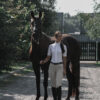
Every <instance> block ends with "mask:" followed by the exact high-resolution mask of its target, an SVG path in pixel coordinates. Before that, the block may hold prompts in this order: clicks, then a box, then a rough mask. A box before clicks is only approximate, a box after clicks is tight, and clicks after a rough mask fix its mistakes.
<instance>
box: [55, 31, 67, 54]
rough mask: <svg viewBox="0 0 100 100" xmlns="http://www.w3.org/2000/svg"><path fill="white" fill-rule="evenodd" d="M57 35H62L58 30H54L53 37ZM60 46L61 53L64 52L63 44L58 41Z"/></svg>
mask: <svg viewBox="0 0 100 100" xmlns="http://www.w3.org/2000/svg"><path fill="white" fill-rule="evenodd" d="M59 35H62V34H61V32H60V31H56V32H55V34H54V36H55V38H58V36H59ZM60 47H61V51H62V53H64V52H65V49H64V45H63V42H62V41H61V43H60Z"/></svg>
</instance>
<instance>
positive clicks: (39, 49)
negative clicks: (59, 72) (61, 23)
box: [29, 12, 81, 100]
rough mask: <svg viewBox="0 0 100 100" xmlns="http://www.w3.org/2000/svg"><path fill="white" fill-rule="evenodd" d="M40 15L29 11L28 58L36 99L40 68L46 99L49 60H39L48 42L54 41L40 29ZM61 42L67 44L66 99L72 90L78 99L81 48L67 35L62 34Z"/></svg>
mask: <svg viewBox="0 0 100 100" xmlns="http://www.w3.org/2000/svg"><path fill="white" fill-rule="evenodd" d="M41 16H42V13H41V12H40V13H39V17H35V16H34V13H33V12H31V17H32V20H31V30H32V35H31V43H32V45H31V47H30V51H29V54H30V60H31V62H32V66H33V70H34V72H35V75H36V87H37V97H36V100H39V97H40V96H41V95H40V69H42V71H43V73H44V82H43V85H44V100H47V97H48V93H47V86H48V69H49V64H50V61H49V62H47V63H45V64H43V65H40V60H43V59H45V58H46V56H47V51H48V46H49V44H51V43H53V42H54V37H52V38H50V37H49V36H47V35H46V34H44V33H43V32H42V31H41ZM62 41H63V43H64V44H65V45H66V46H67V49H68V56H67V66H66V70H67V74H66V76H67V78H68V84H69V85H68V97H67V99H66V100H70V97H71V95H72V91H73V90H74V91H75V92H76V97H75V100H79V85H80V62H79V61H80V54H81V49H80V46H79V43H78V41H77V40H76V39H74V38H73V37H71V36H69V35H67V34H66V35H63V39H62ZM70 63H71V64H72V72H71V71H70V67H69V66H70Z"/></svg>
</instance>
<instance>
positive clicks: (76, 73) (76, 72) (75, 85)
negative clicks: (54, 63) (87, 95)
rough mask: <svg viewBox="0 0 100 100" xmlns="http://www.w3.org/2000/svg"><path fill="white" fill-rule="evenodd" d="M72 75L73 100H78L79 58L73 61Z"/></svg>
mask: <svg viewBox="0 0 100 100" xmlns="http://www.w3.org/2000/svg"><path fill="white" fill-rule="evenodd" d="M72 65H73V69H72V70H73V76H74V79H73V80H74V82H73V88H74V89H75V92H76V96H75V100H79V85H80V62H79V60H76V61H73V62H72Z"/></svg>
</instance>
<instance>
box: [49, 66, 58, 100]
mask: <svg viewBox="0 0 100 100" xmlns="http://www.w3.org/2000/svg"><path fill="white" fill-rule="evenodd" d="M49 77H50V80H51V87H52V88H51V89H52V96H53V100H57V89H56V66H55V65H53V64H50V67H49Z"/></svg>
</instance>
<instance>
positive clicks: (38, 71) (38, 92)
mask: <svg viewBox="0 0 100 100" xmlns="http://www.w3.org/2000/svg"><path fill="white" fill-rule="evenodd" d="M33 69H34V73H35V75H36V88H37V96H36V100H39V98H40V66H39V65H38V64H34V65H33Z"/></svg>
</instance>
